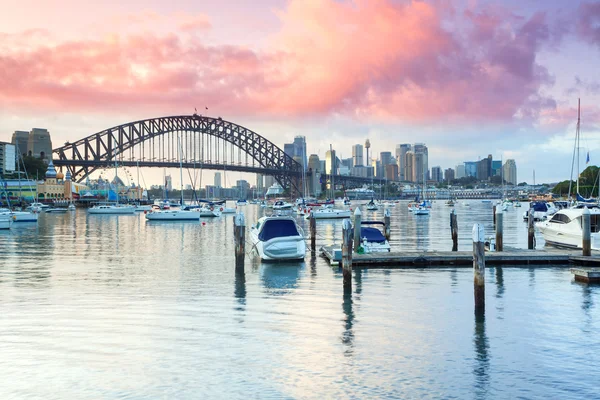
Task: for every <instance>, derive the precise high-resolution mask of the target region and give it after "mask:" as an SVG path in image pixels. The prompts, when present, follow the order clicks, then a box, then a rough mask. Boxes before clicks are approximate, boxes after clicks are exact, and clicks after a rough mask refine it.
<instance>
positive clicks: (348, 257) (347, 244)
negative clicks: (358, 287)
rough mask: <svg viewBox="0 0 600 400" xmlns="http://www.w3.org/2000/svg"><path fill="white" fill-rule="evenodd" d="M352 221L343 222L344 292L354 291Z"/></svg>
mask: <svg viewBox="0 0 600 400" xmlns="http://www.w3.org/2000/svg"><path fill="white" fill-rule="evenodd" d="M352 236H353V235H352V223H351V222H350V220H349V219H345V220H344V221H343V222H342V269H343V271H342V272H343V276H344V292H351V291H352V242H353V240H352V239H353V237H352Z"/></svg>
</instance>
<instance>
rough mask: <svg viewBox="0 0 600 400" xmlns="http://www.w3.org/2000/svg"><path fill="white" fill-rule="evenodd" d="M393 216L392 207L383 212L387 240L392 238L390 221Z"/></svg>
mask: <svg viewBox="0 0 600 400" xmlns="http://www.w3.org/2000/svg"><path fill="white" fill-rule="evenodd" d="M391 216H392V213H391V212H390V209H389V208H386V209H385V211H384V212H383V222H384V223H385V238H386V239H387V240H390V237H391V236H392V225H391V223H390V219H391Z"/></svg>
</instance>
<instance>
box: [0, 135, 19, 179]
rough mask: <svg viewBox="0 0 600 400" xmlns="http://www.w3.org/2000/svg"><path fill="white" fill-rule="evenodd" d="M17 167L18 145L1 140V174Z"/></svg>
mask: <svg viewBox="0 0 600 400" xmlns="http://www.w3.org/2000/svg"><path fill="white" fill-rule="evenodd" d="M15 167H16V146H15V145H14V144H12V143H4V142H0V174H5V173H7V172H13V171H14V170H15Z"/></svg>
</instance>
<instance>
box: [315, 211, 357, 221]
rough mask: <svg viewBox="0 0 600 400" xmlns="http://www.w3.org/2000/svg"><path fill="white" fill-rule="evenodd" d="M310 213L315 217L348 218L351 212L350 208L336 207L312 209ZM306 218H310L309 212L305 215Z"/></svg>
mask: <svg viewBox="0 0 600 400" xmlns="http://www.w3.org/2000/svg"><path fill="white" fill-rule="evenodd" d="M312 214H313V216H314V217H315V219H334V218H350V217H351V216H352V212H351V211H350V210H336V209H325V210H313V211H312ZM306 218H310V214H309V215H307V216H306Z"/></svg>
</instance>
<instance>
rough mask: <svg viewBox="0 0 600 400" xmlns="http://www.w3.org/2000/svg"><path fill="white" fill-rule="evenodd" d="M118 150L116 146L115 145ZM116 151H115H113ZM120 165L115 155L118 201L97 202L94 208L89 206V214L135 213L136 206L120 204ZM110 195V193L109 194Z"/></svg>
mask: <svg viewBox="0 0 600 400" xmlns="http://www.w3.org/2000/svg"><path fill="white" fill-rule="evenodd" d="M115 150H116V147H115ZM113 153H115V151H113ZM118 176H119V175H118V166H117V157H116V155H115V189H116V190H115V193H116V196H117V198H116V202H115V203H109V202H104V203H100V204H96V205H95V206H93V207H92V208H88V213H89V214H116V215H130V214H135V207H134V206H130V205H127V204H119V189H118V188H117V187H116V186H117V182H118V181H117V178H118ZM107 197H108V195H107Z"/></svg>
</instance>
